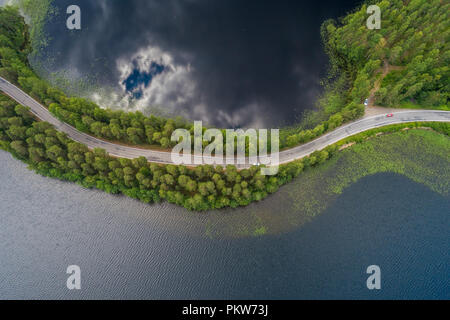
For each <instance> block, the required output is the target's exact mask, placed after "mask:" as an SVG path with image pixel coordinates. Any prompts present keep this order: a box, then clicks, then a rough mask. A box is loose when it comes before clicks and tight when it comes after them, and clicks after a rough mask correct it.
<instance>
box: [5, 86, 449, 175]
mask: <svg viewBox="0 0 450 320" xmlns="http://www.w3.org/2000/svg"><path fill="white" fill-rule="evenodd" d="M0 90H1V91H3V92H4V93H6V94H7V95H8V96H9V97H11V98H12V99H14V100H15V101H16V102H18V103H20V104H22V105H24V106H27V107H29V108H30V110H31V112H32V113H33V114H35V115H36V116H37V117H38V118H39V119H41V120H43V121H47V122H49V123H51V124H53V125H54V126H55V128H56V129H57V130H59V131H62V132H64V133H66V134H67V135H68V136H69V137H70V138H71V139H73V140H75V141H77V142H80V143H82V144H85V145H87V146H88V147H89V148H91V149H93V148H102V149H105V150H106V151H107V152H108V153H109V154H110V155H112V156H116V157H121V158H128V159H133V158H137V157H141V156H144V157H145V158H147V159H148V161H150V162H156V163H173V161H172V158H171V153H170V152H164V151H155V150H149V149H141V148H136V147H128V146H123V145H118V144H114V143H111V142H107V141H104V140H101V139H98V138H95V137H93V136H90V135H88V134H85V133H83V132H80V131H78V130H77V129H75V128H74V127H72V126H70V125H68V124H67V123H65V122H62V121H60V120H58V119H57V118H55V117H54V116H53V115H52V114H51V113H50V112H49V111H48V109H47V108H45V107H44V106H42V105H41V104H39V103H38V102H37V101H36V100H34V99H33V98H31V97H30V96H29V95H27V94H26V93H25V92H23V91H22V90H21V89H19V88H18V87H16V86H14V85H13V84H11V83H9V82H8V81H6V80H5V79H3V78H1V77H0ZM415 121H437V122H450V111H439V110H414V111H400V112H395V113H393V117H386V115H385V114H383V115H376V116H370V117H364V118H362V119H360V120H357V121H354V122H351V123H349V124H346V125H344V126H341V127H339V128H337V129H336V130H334V131H331V132H329V133H327V134H325V135H322V136H321V137H319V138H317V139H315V140H313V141H311V142H308V143H306V144H303V145H300V146H298V147H295V148H292V149H288V150H284V151H281V152H280V153H279V162H280V163H287V162H290V161H293V160H296V159H300V158H303V157H305V156H307V155H309V154H311V153H313V152H314V151H316V150H321V149H323V148H325V147H327V146H329V145H331V144H333V143H336V142H338V141H339V140H342V139H344V138H346V137H348V136H351V135H354V134H357V133H360V132H363V131H366V130H369V129H373V128H377V127H382V126H386V125H390V124H397V123H405V122H415ZM195 158H196V159H200V160H203V163H208V162H209V163H212V162H213V160H214V159H213V158H212V157H201V156H200V157H195ZM192 159H194V157H192ZM228 160H231V161H232V162H234V161H233V159H228ZM241 160H243V159H241ZM248 160H249V159H247V158H246V159H245V163H246V164H238V165H237V166H238V167H239V168H245V167H248V166H250V165H251V164H252V163H254V161H252V163H248V162H249V161H248ZM192 163H194V162H192ZM195 165H196V164H192V166H195Z"/></svg>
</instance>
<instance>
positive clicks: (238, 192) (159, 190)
mask: <svg viewBox="0 0 450 320" xmlns="http://www.w3.org/2000/svg"><path fill="white" fill-rule="evenodd" d="M0 148H1V149H4V150H7V151H10V152H11V153H13V154H14V155H15V156H16V157H17V158H19V159H21V160H23V161H25V162H27V163H28V164H29V165H30V167H31V168H32V169H34V170H36V171H37V172H39V173H40V174H43V175H46V176H50V177H56V178H60V179H63V180H68V181H72V182H77V183H79V184H81V185H82V186H84V187H87V188H94V187H95V188H98V189H101V190H104V191H106V192H108V193H112V194H118V193H122V194H125V195H127V196H129V197H132V198H136V199H139V200H141V201H143V202H147V203H153V202H159V201H160V200H161V199H165V200H167V201H169V202H171V203H175V204H178V205H182V206H184V207H185V208H187V209H190V210H207V209H212V208H214V209H218V208H223V207H237V206H244V205H247V204H249V203H251V202H252V201H259V200H261V199H263V198H265V197H266V196H267V195H268V194H270V193H273V192H275V191H277V190H278V188H279V186H281V185H283V184H285V183H287V182H289V181H290V180H292V179H293V178H294V177H295V176H297V175H298V174H300V172H302V170H303V169H304V167H307V166H314V165H316V164H319V163H321V162H323V161H325V160H326V159H328V158H329V157H330V156H332V154H333V153H334V152H336V150H337V147H336V146H332V147H329V148H327V149H326V150H323V151H318V152H315V153H314V154H312V155H311V156H310V157H307V158H305V159H303V160H299V161H295V162H292V163H290V164H287V165H283V166H281V168H280V170H279V173H278V175H277V176H271V177H269V176H264V175H261V170H260V168H259V167H256V166H253V167H251V168H250V169H244V170H240V171H237V170H236V167H234V166H231V165H228V166H227V167H226V168H223V167H221V166H216V167H213V166H210V165H204V166H198V167H195V169H193V168H187V167H185V166H175V165H159V164H155V163H149V162H147V160H146V159H145V158H144V157H141V158H137V159H133V160H129V159H122V158H120V159H118V158H113V157H110V156H108V155H107V154H106V153H105V151H104V150H103V149H95V150H89V149H88V148H87V147H86V146H85V145H82V144H80V143H77V142H74V141H72V140H70V139H69V138H68V137H67V136H66V135H65V134H64V133H61V132H59V131H57V130H55V129H54V128H53V126H52V125H50V124H49V123H47V122H43V121H36V120H35V119H34V118H33V116H32V115H31V114H30V112H29V111H28V109H27V108H26V107H24V106H21V105H17V104H16V103H15V102H14V101H12V100H11V99H9V98H7V97H6V96H3V95H0Z"/></svg>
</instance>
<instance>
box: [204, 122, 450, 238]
mask: <svg viewBox="0 0 450 320" xmlns="http://www.w3.org/2000/svg"><path fill="white" fill-rule="evenodd" d="M449 155H450V137H448V136H446V135H443V134H440V133H437V132H434V131H431V130H417V129H414V130H407V131H400V132H396V133H392V134H387V135H381V136H378V137H374V138H371V139H370V140H367V141H364V142H362V143H359V144H355V145H353V146H352V147H350V148H347V149H344V150H343V151H341V152H339V153H338V154H337V155H336V156H335V157H333V158H332V159H330V160H328V161H326V162H325V163H324V164H322V165H320V166H318V167H315V168H312V169H308V170H306V171H305V172H303V173H302V174H300V176H299V177H297V178H296V179H294V180H293V181H292V182H291V183H289V184H287V185H286V186H283V187H282V188H280V190H279V191H278V192H277V193H275V194H273V195H271V196H270V197H268V198H267V199H265V200H263V201H261V202H258V203H254V204H251V205H250V206H248V207H245V208H239V209H234V210H232V209H230V210H223V211H220V212H216V213H215V212H211V213H209V214H208V215H207V220H208V222H207V226H208V227H207V228H208V234H209V236H212V237H219V236H230V237H247V236H263V235H274V234H279V233H284V232H289V231H292V230H294V229H296V228H299V227H300V226H301V225H303V224H305V223H306V222H308V221H310V220H312V219H313V218H314V217H315V216H317V215H318V214H320V213H322V212H323V211H324V210H325V209H327V208H329V207H330V206H331V205H332V204H333V202H334V201H335V200H336V199H337V198H338V197H339V195H340V194H342V193H343V191H344V190H345V189H346V188H348V187H349V186H350V185H352V184H354V183H356V182H357V181H359V180H360V179H362V178H364V177H367V176H370V175H375V174H377V173H395V174H401V175H403V176H405V177H407V178H409V179H411V180H413V181H414V182H417V183H420V184H423V185H425V186H427V187H428V188H430V189H431V190H433V191H434V192H437V193H439V194H440V195H442V196H445V197H448V196H449V190H450V185H449V184H450V156H449Z"/></svg>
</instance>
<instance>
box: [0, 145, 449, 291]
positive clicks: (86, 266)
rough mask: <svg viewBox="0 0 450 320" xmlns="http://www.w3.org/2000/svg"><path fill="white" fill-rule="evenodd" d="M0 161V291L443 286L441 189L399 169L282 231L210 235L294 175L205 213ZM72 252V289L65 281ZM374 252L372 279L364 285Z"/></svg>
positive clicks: (445, 208) (444, 206) (445, 248)
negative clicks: (75, 270)
mask: <svg viewBox="0 0 450 320" xmlns="http://www.w3.org/2000/svg"><path fill="white" fill-rule="evenodd" d="M0 161H1V163H2V166H1V167H0V177H1V181H2V182H1V184H0V298H8V299H13V298H19V299H20V298H55V299H59V298H100V299H103V298H137V299H141V298H149V299H159V298H164V299H172V298H186V299H194V298H203V299H240V298H242V299H280V298H289V299H295V298H306V299H309V298H367V299H372V298H375V299H378V298H445V299H448V298H450V294H449V290H448V288H449V284H450V283H449V276H448V275H449V270H450V269H449V262H450V259H449V252H450V245H449V241H448V239H449V238H450V231H449V230H450V228H449V218H448V213H449V212H450V201H449V198H448V197H443V196H441V195H439V194H438V193H435V192H433V191H431V190H430V189H429V188H427V187H425V186H423V185H421V184H417V183H415V182H412V181H411V180H409V179H407V178H405V177H403V176H400V175H395V174H389V173H384V174H377V175H373V176H369V177H366V178H363V179H362V180H360V181H359V182H357V183H355V184H353V185H352V186H350V187H349V188H347V189H346V190H345V191H344V193H343V194H342V195H340V196H338V197H337V199H336V200H335V201H334V203H333V206H332V207H331V208H328V209H326V210H325V211H324V212H323V213H322V214H320V215H318V216H316V217H315V218H314V219H312V221H310V222H308V223H306V224H303V225H301V226H297V227H295V228H293V230H292V231H290V232H280V233H278V234H271V235H265V236H261V237H230V236H225V235H215V236H213V237H211V235H210V234H208V233H207V232H205V230H207V229H208V225H209V224H210V223H211V221H215V220H220V219H225V220H224V221H232V220H233V219H236V220H237V221H238V224H243V223H244V222H245V221H246V219H250V218H251V217H252V215H251V212H255V211H258V210H260V209H262V208H264V207H266V208H267V207H270V206H271V205H273V204H274V203H278V202H279V201H282V200H283V199H289V198H286V197H285V193H286V192H292V190H290V188H293V186H295V184H292V185H288V186H286V187H285V188H282V189H281V190H280V191H279V192H278V193H277V194H275V195H273V196H272V197H270V198H269V199H267V200H265V201H263V202H260V203H257V204H254V205H252V206H251V208H250V209H249V208H244V209H238V210H229V211H219V212H214V213H212V214H213V215H214V216H213V217H212V218H211V217H209V216H208V215H209V213H207V214H205V213H190V212H187V211H185V210H184V209H182V208H178V207H176V206H172V205H168V204H158V205H146V204H143V203H139V202H137V201H134V200H131V199H128V198H126V197H121V196H111V195H108V194H105V193H102V192H100V191H96V190H85V189H83V188H81V187H79V186H77V185H75V184H70V183H64V182H60V181H57V180H52V179H48V178H45V177H41V176H38V175H36V174H34V173H33V172H31V171H28V170H27V169H26V166H25V165H24V164H23V163H21V162H19V161H17V160H15V159H13V158H12V157H11V156H10V155H9V154H8V153H5V152H3V151H1V152H0ZM286 208H295V206H286ZM282 210H283V209H282V208H281V209H278V211H282ZM291 210H294V209H291ZM272 212H273V214H274V215H275V214H277V211H276V210H275V209H274V208H273V211H272ZM221 216H222V217H226V218H221ZM226 219H228V220H226ZM72 264H76V265H79V266H80V267H81V273H82V290H80V291H69V290H67V288H66V279H67V274H66V273H65V271H66V268H67V266H68V265H72ZM373 264H375V265H379V266H380V268H381V272H382V289H381V290H379V291H370V290H368V289H367V288H366V279H367V276H368V275H367V274H366V273H365V271H366V268H367V266H369V265H373Z"/></svg>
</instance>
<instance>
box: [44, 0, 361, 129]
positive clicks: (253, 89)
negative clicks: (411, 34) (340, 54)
mask: <svg viewBox="0 0 450 320" xmlns="http://www.w3.org/2000/svg"><path fill="white" fill-rule="evenodd" d="M361 2H362V1H361V0H340V1H335V0H320V1H309V0H301V1H292V0H277V1H274V0H247V1H242V0H222V1H220V0H217V1H209V0H199V1H184V0H168V1H158V0H108V1H107V0H95V1H92V0H57V1H54V5H55V7H56V8H57V9H58V11H59V15H58V16H56V17H54V18H53V19H51V20H50V22H49V23H48V24H47V27H46V30H47V32H48V34H49V36H50V38H51V41H50V44H49V46H48V47H47V48H46V49H45V50H44V52H45V55H44V56H43V57H41V59H40V61H39V62H41V63H43V64H44V66H45V67H46V68H47V69H49V70H50V71H61V70H65V71H67V72H68V73H67V76H68V77H69V78H71V79H79V78H83V79H85V78H92V77H93V78H95V79H96V84H97V85H98V86H99V87H100V88H109V89H111V90H106V92H103V91H102V90H99V88H94V89H93V90H91V92H90V93H91V94H92V93H94V92H95V93H97V94H100V95H101V97H102V99H99V100H98V102H99V103H100V104H101V105H102V106H109V107H118V108H122V109H124V108H131V107H135V108H138V109H140V110H145V111H153V112H156V111H155V108H156V109H158V110H159V111H162V112H168V113H169V114H176V115H180V114H181V115H184V116H185V117H187V118H188V119H191V120H203V121H206V122H208V123H210V124H211V125H216V126H220V127H234V126H250V127H264V126H279V125H286V124H292V123H294V122H295V121H298V120H299V119H300V118H301V115H302V112H303V111H305V110H308V109H311V108H313V106H314V104H315V102H316V100H317V96H318V95H319V94H320V92H321V90H322V88H321V86H320V84H319V83H320V79H322V78H324V77H325V75H326V71H327V68H328V58H327V56H326V55H325V53H324V50H323V47H322V42H321V36H320V26H321V24H322V23H323V22H324V21H325V20H327V19H330V18H335V19H336V18H338V17H341V16H343V15H345V14H346V13H347V12H349V11H350V10H352V9H354V8H356V6H358V5H359V4H360V3H361ZM72 4H76V5H78V6H79V7H80V9H81V17H82V18H81V30H79V31H69V30H68V29H67V28H66V19H67V17H68V15H67V14H66V9H67V7H68V6H69V5H72ZM47 59H48V60H47ZM111 92H114V93H116V94H118V96H117V97H113V96H112V95H111V94H110V93H111ZM89 96H90V95H89ZM92 97H93V96H92ZM97 98H98V97H97ZM97 98H96V99H97Z"/></svg>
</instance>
